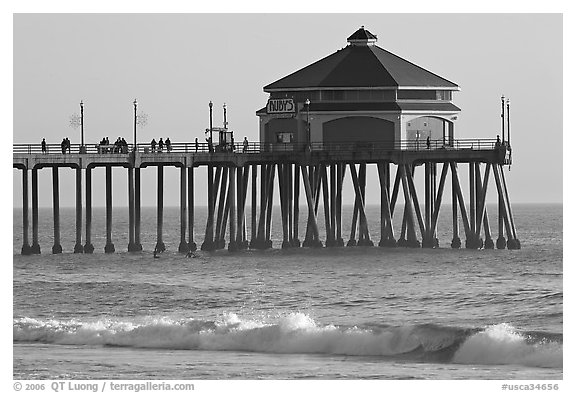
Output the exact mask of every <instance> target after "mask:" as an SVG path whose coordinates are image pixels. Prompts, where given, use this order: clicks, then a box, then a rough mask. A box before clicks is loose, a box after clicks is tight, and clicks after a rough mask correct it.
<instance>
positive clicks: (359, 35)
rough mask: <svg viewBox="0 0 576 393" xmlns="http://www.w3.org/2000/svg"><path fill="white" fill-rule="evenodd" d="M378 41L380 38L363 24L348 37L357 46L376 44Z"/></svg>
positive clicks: (349, 41)
mask: <svg viewBox="0 0 576 393" xmlns="http://www.w3.org/2000/svg"><path fill="white" fill-rule="evenodd" d="M376 41H378V38H377V37H376V36H375V35H374V34H372V33H370V32H369V31H368V30H366V29H364V26H361V27H360V28H359V29H358V30H356V32H355V33H354V34H352V35H351V36H350V37H348V43H349V44H350V45H356V46H361V45H374V44H375V43H376Z"/></svg>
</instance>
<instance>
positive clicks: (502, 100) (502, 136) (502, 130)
mask: <svg viewBox="0 0 576 393" xmlns="http://www.w3.org/2000/svg"><path fill="white" fill-rule="evenodd" d="M501 99H502V144H504V94H502V97H501Z"/></svg>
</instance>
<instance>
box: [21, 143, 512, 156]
mask: <svg viewBox="0 0 576 393" xmlns="http://www.w3.org/2000/svg"><path fill="white" fill-rule="evenodd" d="M498 147H502V145H499V144H498V142H497V141H496V140H495V139H455V140H452V141H450V143H445V142H444V141H442V140H431V141H430V144H428V143H427V142H426V140H402V141H396V142H393V143H390V142H365V141H363V142H346V143H341V142H312V143H264V142H248V143H243V142H237V143H235V144H233V145H232V144H226V145H213V146H210V144H208V143H206V142H198V143H195V142H175V143H171V144H170V145H164V146H162V148H160V147H159V146H158V144H156V145H155V146H154V147H152V145H151V144H150V143H138V144H137V151H138V152H139V153H144V154H146V153H184V154H195V153H203V154H205V153H208V154H209V153H212V152H215V153H221V152H227V153H234V154H254V153H263V152H305V151H328V152H350V151H364V152H389V151H397V150H403V151H425V150H493V149H495V148H498ZM504 147H506V146H505V145H504ZM132 150H133V145H132V144H129V145H124V146H121V145H114V144H109V145H100V144H86V145H84V146H82V145H80V144H70V146H69V147H67V148H64V147H62V146H61V145H60V144H56V143H49V144H46V148H45V150H44V151H43V149H42V146H41V144H40V143H22V144H14V145H13V150H12V152H13V153H14V154H129V153H130V152H132Z"/></svg>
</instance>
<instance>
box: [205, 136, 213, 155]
mask: <svg viewBox="0 0 576 393" xmlns="http://www.w3.org/2000/svg"><path fill="white" fill-rule="evenodd" d="M206 142H208V152H209V153H214V145H212V138H206Z"/></svg>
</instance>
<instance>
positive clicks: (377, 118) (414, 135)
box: [256, 26, 460, 150]
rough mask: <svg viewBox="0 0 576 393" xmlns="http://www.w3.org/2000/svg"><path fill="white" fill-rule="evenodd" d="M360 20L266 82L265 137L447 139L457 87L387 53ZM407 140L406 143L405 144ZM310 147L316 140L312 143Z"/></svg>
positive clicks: (289, 140) (275, 140)
mask: <svg viewBox="0 0 576 393" xmlns="http://www.w3.org/2000/svg"><path fill="white" fill-rule="evenodd" d="M376 41H377V37H376V36H375V35H374V34H372V33H370V32H369V31H368V30H366V29H364V27H363V26H362V27H361V28H360V29H358V30H357V31H356V32H355V33H354V34H352V35H351V36H350V37H348V45H347V46H346V47H345V48H343V49H341V50H338V51H336V52H335V53H333V54H331V55H329V56H327V57H325V58H323V59H321V60H319V61H317V62H315V63H313V64H311V65H309V66H306V67H304V68H302V69H300V70H298V71H296V72H294V73H292V74H290V75H288V76H286V77H284V78H282V79H280V80H277V81H276V82H273V83H271V84H269V85H267V86H265V87H264V91H265V92H267V93H270V98H269V100H268V104H267V106H266V107H265V108H262V109H260V110H259V111H258V112H256V114H257V115H258V116H259V117H260V140H261V141H262V142H265V143H268V144H272V145H274V144H282V145H283V146H282V148H283V149H284V150H285V149H286V148H287V147H288V146H287V145H286V144H297V143H299V144H302V143H311V144H312V146H314V145H318V144H319V143H322V144H324V143H351V144H357V145H358V146H359V147H360V148H361V147H362V143H374V142H379V143H389V144H390V145H391V146H396V147H397V148H401V146H400V145H399V144H398V142H399V141H401V140H404V141H413V142H414V143H423V144H425V143H426V140H427V139H428V138H430V141H431V142H432V143H433V144H434V145H438V144H442V145H450V144H451V143H452V141H453V139H454V122H455V121H456V120H457V118H458V114H459V112H460V109H459V108H458V107H457V106H456V105H454V104H453V103H452V92H453V91H458V90H460V88H459V87H458V85H457V84H455V83H453V82H450V81H449V80H447V79H444V78H442V77H440V76H438V75H436V74H434V73H432V72H430V71H427V70H425V69H424V68H422V67H419V66H417V65H415V64H413V63H411V62H409V61H407V60H404V59H402V58H401V57H399V56H397V55H395V54H393V53H390V52H388V51H386V50H384V49H382V48H380V47H378V46H377V45H375V44H376ZM406 146H407V145H403V147H406ZM312 148H313V147H312Z"/></svg>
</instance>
